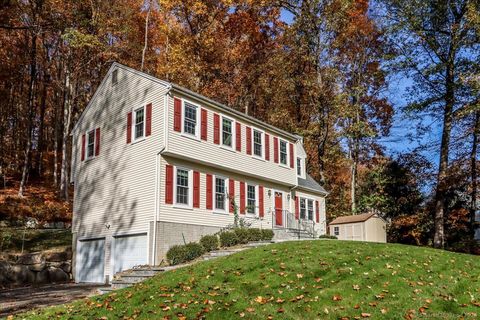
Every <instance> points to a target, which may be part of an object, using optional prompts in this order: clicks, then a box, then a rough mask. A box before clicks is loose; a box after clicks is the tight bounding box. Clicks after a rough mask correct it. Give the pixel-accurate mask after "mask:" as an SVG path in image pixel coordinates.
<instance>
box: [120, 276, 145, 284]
mask: <svg viewBox="0 0 480 320" xmlns="http://www.w3.org/2000/svg"><path fill="white" fill-rule="evenodd" d="M151 277H153V275H152V276H137V275H128V276H122V277H120V278H119V279H118V280H122V281H126V282H133V283H137V282H140V281H144V280H147V279H150V278H151Z"/></svg>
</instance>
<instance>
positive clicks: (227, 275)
mask: <svg viewBox="0 0 480 320" xmlns="http://www.w3.org/2000/svg"><path fill="white" fill-rule="evenodd" d="M479 302H480V258H479V257H478V256H472V255H465V254H457V253H451V252H446V251H440V250H434V249H429V248H419V247H412V246H404V245H397V244H387V245H385V244H372V243H361V242H346V241H336V240H323V241H308V242H306V241H305V242H289V243H281V244H275V245H269V246H266V247H259V248H256V249H251V250H248V251H244V252H241V253H238V254H235V255H232V256H229V257H224V258H219V259H216V260H211V261H207V262H201V263H198V264H196V265H193V266H190V267H186V268H182V269H178V270H176V271H172V272H167V273H164V274H161V275H158V276H156V277H154V278H152V279H150V280H149V281H146V282H144V283H141V284H139V285H137V286H135V287H133V288H128V289H125V290H120V291H117V292H114V293H112V294H110V295H105V296H97V297H93V298H90V299H86V300H82V301H77V302H74V303H73V304H70V305H64V306H59V307H52V308H47V309H43V310H37V311H33V312H30V313H27V314H23V315H20V316H19V317H21V318H32V319H51V318H55V317H58V318H74V319H117V318H124V317H125V318H137V319H162V318H164V317H166V318H165V319H192V318H202V317H203V318H206V319H239V318H245V319H267V318H269V317H270V318H273V319H342V318H345V319H355V317H358V318H360V319H361V318H372V319H403V318H407V319H410V318H415V319H422V318H423V319H458V318H461V317H463V318H464V319H477V318H478V315H480V304H479ZM102 317H106V318H102Z"/></svg>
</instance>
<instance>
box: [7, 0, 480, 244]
mask: <svg viewBox="0 0 480 320" xmlns="http://www.w3.org/2000/svg"><path fill="white" fill-rule="evenodd" d="M0 43H1V45H0V101H2V102H1V108H0V179H1V180H0V220H15V221H23V220H24V219H27V218H29V217H34V218H36V219H38V220H39V221H50V220H64V221H68V220H69V219H71V200H72V199H71V198H72V188H73V187H72V186H71V185H70V181H69V172H70V163H71V147H72V139H71V136H70V131H71V129H72V128H73V126H74V124H75V123H76V121H77V120H78V118H79V116H80V114H81V113H82V111H83V110H84V108H85V107H86V105H87V103H88V101H89V99H90V98H91V97H92V95H93V94H94V92H95V90H96V88H97V87H98V85H99V83H100V81H101V80H102V78H103V76H104V75H105V73H106V71H107V70H108V68H109V67H110V65H111V64H112V63H113V62H114V61H117V62H119V63H122V64H125V65H127V66H129V67H132V68H135V69H138V70H141V71H143V72H145V73H148V74H151V75H154V76H155V77H158V78H160V79H164V80H167V81H171V82H174V83H177V84H179V85H181V86H184V87H186V88H188V89H190V90H193V91H195V92H198V93H201V94H203V95H205V96H207V97H209V98H211V99H214V100H216V101H218V102H221V103H224V104H226V105H228V106H230V107H231V108H234V109H236V110H238V111H241V112H244V113H246V114H248V115H251V116H253V117H256V118H258V119H261V120H263V121H265V122H267V123H270V124H272V125H275V126H278V127H280V128H282V129H284V130H287V131H290V132H294V133H297V134H299V135H302V136H303V137H304V143H305V146H306V149H307V153H308V163H307V170H308V172H309V173H310V175H312V176H313V177H314V178H315V179H316V180H317V181H318V182H319V183H321V184H322V185H323V186H324V187H325V188H326V189H327V190H328V191H329V193H330V194H329V196H328V198H327V216H328V219H329V220H331V219H333V218H335V217H338V216H341V215H349V214H356V213H363V212H369V211H375V212H377V213H379V214H380V215H382V216H383V217H384V218H385V219H387V220H388V221H389V222H390V223H389V229H388V237H389V241H390V242H400V243H407V244H415V245H428V246H434V247H436V248H446V249H449V250H454V251H463V252H476V253H478V252H479V251H480V249H479V245H478V243H477V242H476V241H475V240H474V235H475V230H476V228H477V227H478V223H477V225H476V222H475V218H476V217H475V215H476V212H477V211H478V207H479V204H478V202H479V201H478V166H479V164H478V162H477V155H478V142H479V139H480V101H479V96H480V2H478V1H476V0H450V1H438V0H375V1H373V0H371V1H369V0H260V1H258V0H257V1H253V0H206V1H196V0H137V1H134V0H116V1H112V0H109V1H99V0H88V1H86V0H77V1H58V0H21V1H20V0H4V1H1V2H0ZM477 220H479V221H480V216H479V215H478V214H477ZM477 232H480V231H477Z"/></svg>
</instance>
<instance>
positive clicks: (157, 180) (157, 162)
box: [152, 147, 165, 265]
mask: <svg viewBox="0 0 480 320" xmlns="http://www.w3.org/2000/svg"><path fill="white" fill-rule="evenodd" d="M163 151H165V147H163V148H162V150H160V151H159V152H158V153H157V155H156V156H155V213H154V215H153V245H152V247H153V257H152V264H153V265H156V262H157V261H156V260H157V222H158V212H159V209H160V199H159V198H160V159H161V155H162V153H163Z"/></svg>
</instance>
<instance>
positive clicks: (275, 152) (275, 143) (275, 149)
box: [273, 137, 278, 163]
mask: <svg viewBox="0 0 480 320" xmlns="http://www.w3.org/2000/svg"><path fill="white" fill-rule="evenodd" d="M273 161H275V163H278V138H277V137H273Z"/></svg>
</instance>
